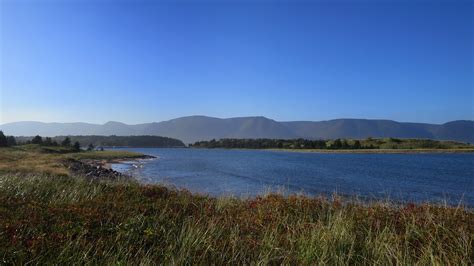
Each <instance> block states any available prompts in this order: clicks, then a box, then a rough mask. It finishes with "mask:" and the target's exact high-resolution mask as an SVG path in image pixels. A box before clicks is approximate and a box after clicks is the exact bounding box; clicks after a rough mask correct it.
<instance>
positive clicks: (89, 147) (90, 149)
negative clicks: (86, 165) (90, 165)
mask: <svg viewBox="0 0 474 266" xmlns="http://www.w3.org/2000/svg"><path fill="white" fill-rule="evenodd" d="M87 150H88V151H93V150H94V145H93V144H92V143H91V144H89V146H87Z"/></svg>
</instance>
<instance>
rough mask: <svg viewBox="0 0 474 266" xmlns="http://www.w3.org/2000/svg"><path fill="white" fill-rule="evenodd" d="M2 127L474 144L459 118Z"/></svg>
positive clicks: (28, 132)
mask: <svg viewBox="0 0 474 266" xmlns="http://www.w3.org/2000/svg"><path fill="white" fill-rule="evenodd" d="M0 130H2V131H4V133H5V134H7V135H14V136H33V135H41V136H51V137H53V136H64V135H105V136H107V135H117V136H129V135H154V136H164V137H170V138H176V139H180V140H182V141H183V142H185V143H193V142H195V141H199V140H211V139H221V138H283V139H292V138H305V139H335V138H359V139H360V138H367V137H394V138H429V139H437V140H455V141H462V142H470V143H474V121H472V120H457V121H452V122H448V123H445V124H441V125H438V124H427V123H406V122H396V121H393V120H375V119H335V120H328V121H318V122H313V121H293V122H278V121H275V120H272V119H269V118H266V117H262V116H256V117H236V118H215V117H207V116H187V117H181V118H176V119H172V120H168V121H163V122H154V123H145V124H137V125H127V124H124V123H121V122H114V121H111V122H107V123H105V124H103V125H99V124H90V123H42V122H14V123H7V124H3V125H0Z"/></svg>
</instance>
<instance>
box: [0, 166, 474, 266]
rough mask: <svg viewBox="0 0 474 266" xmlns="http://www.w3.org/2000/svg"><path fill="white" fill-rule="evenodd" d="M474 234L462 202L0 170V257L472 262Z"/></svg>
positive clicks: (48, 260)
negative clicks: (226, 191) (205, 192)
mask: <svg viewBox="0 0 474 266" xmlns="http://www.w3.org/2000/svg"><path fill="white" fill-rule="evenodd" d="M473 237H474V214H473V212H472V210H470V209H464V208H461V207H458V208H454V207H446V206H436V205H426V204H425V205H413V204H408V205H403V206H396V205H390V204H387V203H386V202H382V203H377V202H374V203H371V204H361V203H358V202H341V201H340V200H339V199H338V198H337V197H335V198H333V199H324V198H313V199H311V198H307V197H299V196H294V197H287V198H284V197H282V196H279V195H274V194H273V195H268V196H265V197H259V198H255V199H247V200H241V199H236V198H210V197H206V196H199V195H193V194H191V193H189V192H186V191H175V190H170V189H167V188H165V187H161V186H143V185H139V184H136V183H133V182H129V183H118V182H115V183H112V182H97V181H94V182H91V181H87V180H85V179H83V178H81V177H75V178H73V177H57V176H41V175H18V174H17V175H15V174H4V175H0V264H2V263H5V264H9V263H17V264H23V263H41V264H43V263H60V264H71V263H91V264H111V263H113V264H117V263H123V264H125V263H127V264H128V263H130V264H152V263H158V262H160V263H173V264H188V263H189V264H190V263H193V264H208V263H211V262H212V263H214V264H269V263H272V264H274V263H286V264H294V263H297V264H321V265H341V264H440V265H441V264H450V265H472V263H473V262H474V258H473Z"/></svg>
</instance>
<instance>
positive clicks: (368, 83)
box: [0, 0, 474, 123]
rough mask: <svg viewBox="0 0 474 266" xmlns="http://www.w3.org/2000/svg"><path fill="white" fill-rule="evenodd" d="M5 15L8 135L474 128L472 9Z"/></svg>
mask: <svg viewBox="0 0 474 266" xmlns="http://www.w3.org/2000/svg"><path fill="white" fill-rule="evenodd" d="M0 3H1V4H0V8H1V11H0V12H1V13H0V15H1V19H0V22H1V39H0V44H1V54H0V62H1V69H0V74H1V77H0V78H1V83H0V85H1V87H0V98H1V99H0V104H1V106H0V123H2V122H3V123H5V122H11V121H20V120H37V121H58V122H72V121H84V122H95V123H103V122H106V121H109V120H116V121H122V122H126V123H141V122H152V121H161V120H166V119H171V118H176V117H180V116H186V115H194V114H202V115H209V116H217V117H236V116H256V115H263V116H267V117H269V118H273V119H275V120H281V121H285V120H327V119H334V118H383V119H394V120H398V121H415V122H433V123H443V122H446V121H449V120H456V119H470V120H472V119H474V109H473V108H474V107H473V106H474V96H473V94H474V92H473V91H474V4H473V1H456V0H451V1H357V0H354V1H270V0H268V1H208V2H204V1H177V3H176V2H175V3H172V2H160V1H129V2H125V1H112V0H97V1H93V0H83V1H74V0H73V1H60V0H57V1H23V0H18V1H16V0H15V1H13V0H0Z"/></svg>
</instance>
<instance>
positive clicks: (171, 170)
mask: <svg viewBox="0 0 474 266" xmlns="http://www.w3.org/2000/svg"><path fill="white" fill-rule="evenodd" d="M126 150H130V151H136V152H141V153H145V154H149V155H154V156H157V157H158V159H154V160H150V161H145V162H143V163H142V164H141V165H140V164H139V165H138V168H136V164H135V166H134V165H133V164H131V163H130V164H115V165H113V168H114V169H116V170H118V171H122V172H128V173H131V174H132V175H134V176H136V177H137V178H139V179H140V180H141V181H143V182H146V183H160V184H167V185H172V186H174V187H177V188H186V189H188V190H190V191H193V192H197V193H205V194H210V195H212V196H219V195H229V194H230V195H234V196H255V195H258V194H264V193H266V192H268V191H269V190H272V191H275V190H279V191H283V192H284V193H305V194H309V195H317V194H326V195H328V194H332V193H333V192H337V193H339V194H347V195H354V194H355V195H359V196H361V197H369V198H390V199H393V200H403V201H433V202H440V201H447V202H448V203H450V204H456V203H458V202H459V201H460V200H462V201H463V202H464V203H465V204H467V205H470V206H474V154H472V153H471V154H327V153H295V152H280V151H264V150H224V149H183V148H176V149H172V148H127V149H126Z"/></svg>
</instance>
